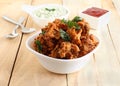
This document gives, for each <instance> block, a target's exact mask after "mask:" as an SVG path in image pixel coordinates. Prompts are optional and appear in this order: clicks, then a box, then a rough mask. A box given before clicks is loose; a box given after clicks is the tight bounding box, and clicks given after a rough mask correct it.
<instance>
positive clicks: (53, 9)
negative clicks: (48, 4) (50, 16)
mask: <svg viewBox="0 0 120 86" xmlns="http://www.w3.org/2000/svg"><path fill="white" fill-rule="evenodd" d="M45 10H47V11H55V9H54V8H52V9H49V8H45Z"/></svg>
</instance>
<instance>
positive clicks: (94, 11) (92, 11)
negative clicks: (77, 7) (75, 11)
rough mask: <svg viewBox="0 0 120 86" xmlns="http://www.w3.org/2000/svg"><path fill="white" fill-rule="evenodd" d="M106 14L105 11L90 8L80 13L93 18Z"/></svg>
mask: <svg viewBox="0 0 120 86" xmlns="http://www.w3.org/2000/svg"><path fill="white" fill-rule="evenodd" d="M107 12H108V11H107V10H104V9H101V8H96V7H92V8H88V9H87V10H85V11H83V12H82V13H84V14H88V15H90V16H94V17H100V16H102V15H103V14H105V13H107Z"/></svg>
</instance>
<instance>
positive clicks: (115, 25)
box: [103, 0, 120, 63]
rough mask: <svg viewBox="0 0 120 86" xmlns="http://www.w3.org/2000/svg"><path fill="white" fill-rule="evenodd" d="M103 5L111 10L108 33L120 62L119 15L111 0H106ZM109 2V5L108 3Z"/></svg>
mask: <svg viewBox="0 0 120 86" xmlns="http://www.w3.org/2000/svg"><path fill="white" fill-rule="evenodd" d="M103 4H104V5H103V7H104V8H106V9H108V10H110V11H111V21H110V22H109V33H110V35H111V39H112V41H113V44H114V48H115V50H116V54H117V57H118V60H119V63H120V53H119V52H120V40H119V39H120V36H119V32H120V28H119V27H120V16H119V14H118V12H117V10H116V8H115V6H114V4H113V3H112V1H111V0H108V2H107V3H106V2H104V3H103ZM108 4H109V5H108Z"/></svg>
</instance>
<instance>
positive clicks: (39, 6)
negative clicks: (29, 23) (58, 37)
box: [32, 4, 70, 20]
mask: <svg viewBox="0 0 120 86" xmlns="http://www.w3.org/2000/svg"><path fill="white" fill-rule="evenodd" d="M49 6H59V7H63V8H64V9H65V10H66V11H67V13H66V14H65V15H63V16H60V17H57V18H64V17H65V16H68V15H69V14H70V10H69V9H68V8H67V7H66V6H64V5H61V4H41V5H37V6H33V8H34V9H33V10H32V14H33V17H36V18H38V19H44V20H48V19H53V18H41V17H38V16H36V15H35V14H34V11H35V10H37V9H39V8H42V7H49Z"/></svg>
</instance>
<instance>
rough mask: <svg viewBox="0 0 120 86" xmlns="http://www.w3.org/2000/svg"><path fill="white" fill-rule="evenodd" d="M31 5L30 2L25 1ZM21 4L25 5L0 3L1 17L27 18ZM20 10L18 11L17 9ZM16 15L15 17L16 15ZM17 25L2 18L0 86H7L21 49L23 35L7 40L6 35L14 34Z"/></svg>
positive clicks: (0, 26)
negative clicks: (13, 30)
mask: <svg viewBox="0 0 120 86" xmlns="http://www.w3.org/2000/svg"><path fill="white" fill-rule="evenodd" d="M25 2H26V3H29V1H28V0H26V1H25ZM21 4H23V3H7V1H6V3H2V4H1V3H0V6H1V9H0V16H3V15H6V16H9V17H11V18H13V19H15V20H16V21H17V20H18V19H19V18H20V16H25V15H26V14H24V13H22V12H21V10H20V9H21ZM15 7H16V8H18V9H16V8H15ZM14 14H15V15H14ZM13 27H15V25H13V24H11V23H8V22H6V21H5V20H3V19H2V17H0V86H7V84H8V82H9V78H10V75H11V71H12V67H13V63H14V60H15V58H16V54H17V51H18V49H19V44H20V39H21V33H20V31H18V32H19V36H18V37H16V38H15V39H6V38H5V37H4V36H5V34H9V33H10V32H12V29H13Z"/></svg>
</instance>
